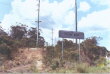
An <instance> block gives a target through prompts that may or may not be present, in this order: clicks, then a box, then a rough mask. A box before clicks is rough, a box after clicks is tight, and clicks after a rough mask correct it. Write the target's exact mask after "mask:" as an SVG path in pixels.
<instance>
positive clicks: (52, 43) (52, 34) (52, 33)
mask: <svg viewBox="0 0 110 74" xmlns="http://www.w3.org/2000/svg"><path fill="white" fill-rule="evenodd" d="M52 47H53V28H52Z"/></svg>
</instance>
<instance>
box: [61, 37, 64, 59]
mask: <svg viewBox="0 0 110 74" xmlns="http://www.w3.org/2000/svg"><path fill="white" fill-rule="evenodd" d="M63 41H64V39H63V38H62V57H61V58H62V60H63V56H64V54H63V53H64V42H63Z"/></svg>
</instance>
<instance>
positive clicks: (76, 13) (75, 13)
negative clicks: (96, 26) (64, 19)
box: [75, 0, 78, 44]
mask: <svg viewBox="0 0 110 74" xmlns="http://www.w3.org/2000/svg"><path fill="white" fill-rule="evenodd" d="M75 25H76V27H75V30H76V32H77V31H78V29H77V0H75ZM76 44H77V39H76Z"/></svg>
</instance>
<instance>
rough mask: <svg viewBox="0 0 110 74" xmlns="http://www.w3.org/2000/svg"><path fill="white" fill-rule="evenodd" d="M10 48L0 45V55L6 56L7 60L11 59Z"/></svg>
mask: <svg viewBox="0 0 110 74" xmlns="http://www.w3.org/2000/svg"><path fill="white" fill-rule="evenodd" d="M10 50H11V47H10V46H8V45H7V44H5V43H3V44H1V45H0V53H1V54H3V55H6V56H7V57H8V59H11V51H10Z"/></svg>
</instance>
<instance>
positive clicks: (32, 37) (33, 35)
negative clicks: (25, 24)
mask: <svg viewBox="0 0 110 74" xmlns="http://www.w3.org/2000/svg"><path fill="white" fill-rule="evenodd" d="M28 37H29V38H30V40H32V41H33V42H34V43H32V44H34V45H36V41H37V29H36V28H33V27H31V28H30V29H29V31H28ZM38 38H39V45H38V46H39V47H43V46H44V43H45V40H44V38H43V37H42V36H40V31H39V33H38ZM32 41H31V42H32ZM32 46H33V45H32Z"/></svg>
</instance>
